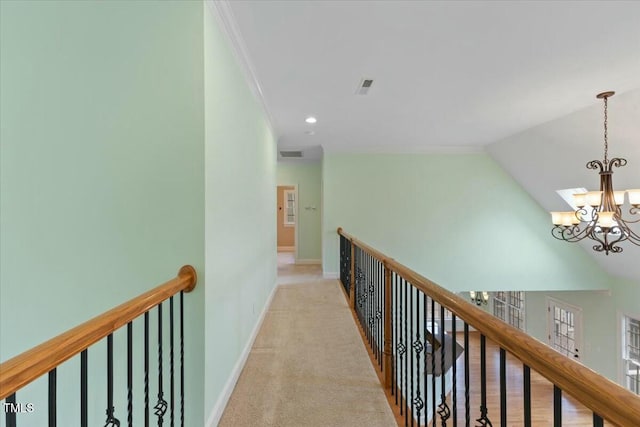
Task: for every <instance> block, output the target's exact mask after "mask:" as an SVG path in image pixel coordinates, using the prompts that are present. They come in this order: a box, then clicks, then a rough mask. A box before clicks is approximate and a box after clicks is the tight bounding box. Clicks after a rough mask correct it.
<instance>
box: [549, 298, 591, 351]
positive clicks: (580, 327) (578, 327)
mask: <svg viewBox="0 0 640 427" xmlns="http://www.w3.org/2000/svg"><path fill="white" fill-rule="evenodd" d="M546 300H547V344H548V345H549V346H550V347H551V348H554V346H553V341H552V340H551V335H552V334H554V333H555V331H554V328H553V325H554V315H553V313H552V310H551V309H552V307H560V308H562V309H564V310H566V311H571V312H573V316H574V317H573V319H574V344H575V348H577V349H578V357H574V358H573V359H574V360H578V361H582V360H583V359H584V340H583V338H584V336H583V331H584V319H583V316H582V307H579V306H577V305H573V304H569V303H567V302H565V301H562V300H559V299H557V298H553V297H550V296H547V298H546ZM554 349H555V348H554Z"/></svg>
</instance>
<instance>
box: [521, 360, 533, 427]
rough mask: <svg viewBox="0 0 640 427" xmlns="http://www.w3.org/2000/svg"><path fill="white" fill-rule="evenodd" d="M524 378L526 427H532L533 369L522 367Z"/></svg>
mask: <svg viewBox="0 0 640 427" xmlns="http://www.w3.org/2000/svg"><path fill="white" fill-rule="evenodd" d="M522 371H523V372H522V375H523V377H524V427H531V368H529V367H528V366H527V365H522Z"/></svg>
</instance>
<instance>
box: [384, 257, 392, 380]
mask: <svg viewBox="0 0 640 427" xmlns="http://www.w3.org/2000/svg"><path fill="white" fill-rule="evenodd" d="M383 264H384V349H383V359H382V362H383V368H382V370H383V373H384V387H385V388H387V389H390V388H391V384H392V375H391V374H392V371H393V352H392V348H391V331H392V330H393V319H392V312H391V303H392V300H391V291H392V290H391V270H390V269H389V265H388V263H387V260H386V259H385V260H383Z"/></svg>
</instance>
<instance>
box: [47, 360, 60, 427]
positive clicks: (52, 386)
mask: <svg viewBox="0 0 640 427" xmlns="http://www.w3.org/2000/svg"><path fill="white" fill-rule="evenodd" d="M56 382H57V381H56V368H53V369H52V370H50V371H49V427H56V422H57V416H56V412H57V409H58V403H57V388H56Z"/></svg>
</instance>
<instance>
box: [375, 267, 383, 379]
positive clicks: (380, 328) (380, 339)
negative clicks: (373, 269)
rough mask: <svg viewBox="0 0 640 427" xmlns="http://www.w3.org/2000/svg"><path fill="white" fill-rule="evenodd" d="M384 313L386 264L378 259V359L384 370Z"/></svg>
mask: <svg viewBox="0 0 640 427" xmlns="http://www.w3.org/2000/svg"><path fill="white" fill-rule="evenodd" d="M382 313H384V265H383V264H382V263H381V262H379V261H378V312H377V313H376V318H377V319H378V360H379V364H380V370H382V354H383V350H384V335H383V332H384V330H383V322H382Z"/></svg>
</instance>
